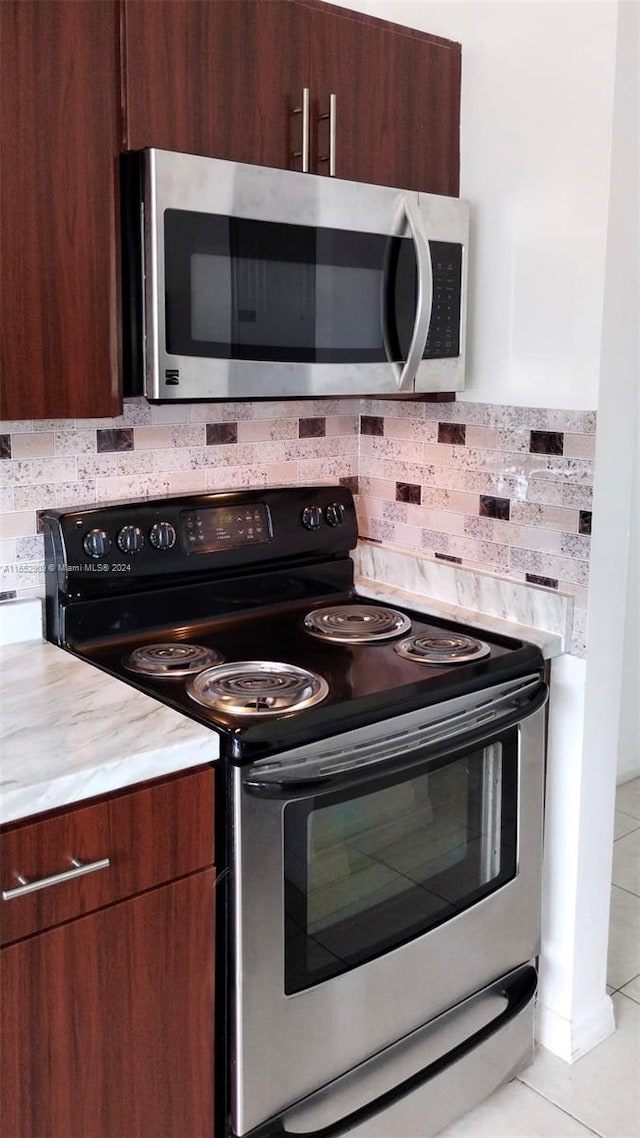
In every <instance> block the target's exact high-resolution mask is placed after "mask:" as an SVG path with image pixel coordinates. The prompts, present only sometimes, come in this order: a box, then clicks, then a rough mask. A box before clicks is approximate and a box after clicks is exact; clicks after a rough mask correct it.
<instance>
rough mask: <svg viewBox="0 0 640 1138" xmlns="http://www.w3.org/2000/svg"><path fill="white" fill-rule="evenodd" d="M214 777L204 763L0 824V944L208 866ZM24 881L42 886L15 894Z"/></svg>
mask: <svg viewBox="0 0 640 1138" xmlns="http://www.w3.org/2000/svg"><path fill="white" fill-rule="evenodd" d="M213 777H214V772H213V770H211V769H210V768H207V769H204V770H199V771H196V772H194V773H191V774H188V775H182V776H180V777H177V778H170V779H165V780H163V781H162V782H158V783H155V784H153V785H151V786H148V787H146V788H145V789H142V790H134V791H131V792H130V793H124V794H118V795H115V796H113V797H111V798H106V799H104V800H102V801H101V802H98V803H96V804H95V805H94V806H85V807H79V808H77V809H74V810H69V811H67V812H65V813H61V814H57V815H56V816H55V817H50V818H46V819H44V820H43V821H41V822H32V823H27V824H17V825H15V826H7V827H5V829H4V831H3V832H2V833H1V834H0V889H1V890H2V899H1V900H0V943H2V944H8V943H10V942H11V941H15V940H19V939H20V938H21V937H25V936H29V935H30V934H31V933H34V932H38V931H39V930H41V929H45V928H48V927H49V926H51V925H55V924H58V923H59V922H60V921H66V920H69V919H70V918H71V917H76V916H78V915H79V914H81V913H87V912H89V911H90V910H92V909H98V908H100V907H101V906H103V905H110V904H111V903H112V902H113V901H117V900H120V899H121V898H123V897H127V896H129V895H131V894H134V893H139V892H142V891H143V890H145V889H150V888H152V887H153V886H155V885H160V884H162V883H163V882H166V881H170V880H172V879H173V878H176V877H181V876H183V875H184V874H187V873H192V872H193V871H195V870H197V869H202V868H204V867H205V866H208V865H211V864H212V863H213V860H214V853H213V851H214V826H213V793H214V787H213ZM69 873H71V874H72V876H69ZM21 879H22V880H21ZM23 882H24V883H25V884H31V883H40V884H41V885H42V887H41V888H38V889H37V890H34V891H33V892H27V891H25V892H16V891H18V890H21V885H22V883H23ZM7 894H8V896H7Z"/></svg>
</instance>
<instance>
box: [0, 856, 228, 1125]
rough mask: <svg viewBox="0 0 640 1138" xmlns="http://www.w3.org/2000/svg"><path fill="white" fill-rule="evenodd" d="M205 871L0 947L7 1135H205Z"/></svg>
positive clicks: (209, 947)
mask: <svg viewBox="0 0 640 1138" xmlns="http://www.w3.org/2000/svg"><path fill="white" fill-rule="evenodd" d="M214 877H215V873H214V870H213V869H209V870H203V871H201V872H199V873H197V874H194V875H193V876H191V877H186V878H182V879H181V880H180V881H177V882H174V883H172V884H171V885H166V886H163V887H162V888H159V889H156V890H153V891H151V892H149V893H145V894H142V895H140V896H138V897H135V898H133V899H132V900H130V901H124V902H121V903H120V904H118V905H114V906H112V907H111V908H108V909H103V910H101V911H100V912H98V913H94V914H92V915H91V916H87V917H82V918H80V919H79V920H76V921H71V922H70V923H68V924H66V925H61V926H60V927H58V928H56V929H52V930H51V931H49V932H46V933H42V934H40V935H39V936H34V937H31V938H30V939H28V940H25V941H21V942H20V943H19V944H15V945H13V946H12V947H10V948H5V949H4V950H3V951H2V953H1V954H0V997H1V1006H2V1024H1V1029H0V1030H1V1035H0V1040H1V1047H0V1054H1V1055H2V1063H1V1065H0V1117H1V1118H2V1121H3V1127H4V1133H5V1134H7V1135H11V1138H45V1136H46V1138H152V1136H153V1138H156V1136H157V1138H160V1136H162V1138H186V1136H187V1135H188V1138H212V1135H213V981H214V968H213V966H214Z"/></svg>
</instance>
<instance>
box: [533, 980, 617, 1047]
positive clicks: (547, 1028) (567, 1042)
mask: <svg viewBox="0 0 640 1138" xmlns="http://www.w3.org/2000/svg"><path fill="white" fill-rule="evenodd" d="M615 1029H616V1022H615V1018H614V1014H613V1004H612V1002H611V997H610V996H607V995H606V994H605V995H604V996H603V997H602V999H601V1000H600V1002H599V1003H597V1004H596V1005H595V1006H594V1007H592V1008H590V1009H589V1011H588V1012H586V1013H585V1014H584V1015H582V1016H576V1017H574V1018H573V1019H571V1020H568V1019H565V1017H564V1016H561V1015H559V1013H558V1012H555V1011H554V1010H553V1009H552V1008H548V1007H546V1006H545V1005H544V1004H543V1003H541V1002H540V1001H538V1004H537V1006H536V1020H535V1036H536V1039H537V1041H538V1043H540V1044H541V1045H542V1046H543V1047H546V1049H547V1051H552V1052H553V1054H554V1055H558V1056H559V1058H560V1059H564V1061H565V1063H575V1061H576V1059H580V1058H581V1056H582V1055H586V1053H587V1051H591V1049H592V1048H593V1047H596V1046H597V1045H598V1043H602V1040H603V1039H606V1038H607V1036H608V1035H611V1034H612V1032H614V1031H615Z"/></svg>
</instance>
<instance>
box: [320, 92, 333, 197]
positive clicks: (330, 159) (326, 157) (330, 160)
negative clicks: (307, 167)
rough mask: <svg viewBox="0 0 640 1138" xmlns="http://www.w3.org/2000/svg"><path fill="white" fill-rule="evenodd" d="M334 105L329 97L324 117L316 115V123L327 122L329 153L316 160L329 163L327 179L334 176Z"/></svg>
mask: <svg viewBox="0 0 640 1138" xmlns="http://www.w3.org/2000/svg"><path fill="white" fill-rule="evenodd" d="M336 104H337V99H336V96H335V95H329V110H328V111H327V112H326V114H324V115H318V122H325V121H326V120H327V119H328V120H329V153H328V154H323V155H321V156H320V157H319V158H318V162H328V163H329V177H330V178H335V176H336Z"/></svg>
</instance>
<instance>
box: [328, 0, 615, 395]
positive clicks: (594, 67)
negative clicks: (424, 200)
mask: <svg viewBox="0 0 640 1138" xmlns="http://www.w3.org/2000/svg"><path fill="white" fill-rule="evenodd" d="M333 2H334V3H338V4H339V5H340V6H341V7H344V8H352V9H357V10H359V11H363V12H368V13H370V14H371V15H375V16H379V17H381V18H383V19H388V20H393V21H395V22H397V23H400V24H405V25H408V26H412V27H416V28H421V29H422V30H424V31H428V32H432V33H434V34H436V35H442V36H444V37H446V38H448V39H453V40H457V41H459V42H460V43H461V44H462V110H461V129H462V141H461V187H460V190H461V195H462V196H463V197H466V198H468V199H469V200H470V201H471V203H472V226H473V229H472V234H473V247H472V251H471V259H470V267H471V279H470V298H471V302H470V325H469V372H468V387H467V391H466V393H465V395H463V396H462V398H463V399H471V400H480V401H484V402H489V403H506V404H519V405H521V406H537V407H563V408H567V407H571V408H576V409H581V408H584V409H595V408H596V406H597V400H598V377H599V359H600V335H601V325H602V307H603V285H604V267H605V246H606V227H607V208H608V194H609V159H610V149H611V125H612V122H611V119H612V106H613V81H614V65H615V37H616V7H617V6H616V3H615V0H600V2H598V3H585V2H582V0H576V2H556V0H554V2H548V3H547V2H545V0H522V2H521V0H509V2H507V3H491V2H488V0H476V2H473V0H471V2H462V0H460V2H459V0H442V2H439V3H437V2H431V0H333Z"/></svg>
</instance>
